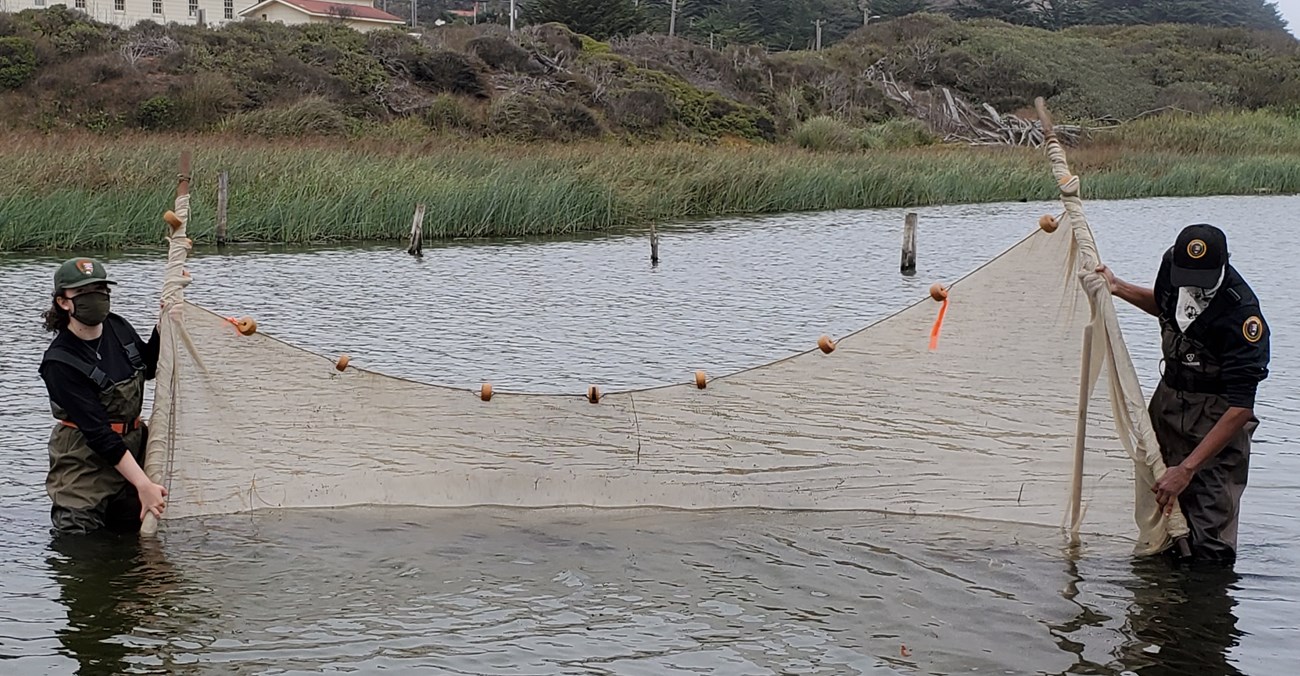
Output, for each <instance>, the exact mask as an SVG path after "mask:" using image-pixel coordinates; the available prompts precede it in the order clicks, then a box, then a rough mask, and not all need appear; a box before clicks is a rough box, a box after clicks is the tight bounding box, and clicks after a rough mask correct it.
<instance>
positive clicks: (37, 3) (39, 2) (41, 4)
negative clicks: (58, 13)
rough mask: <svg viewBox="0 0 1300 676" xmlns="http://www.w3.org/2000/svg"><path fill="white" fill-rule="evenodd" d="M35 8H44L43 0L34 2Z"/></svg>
mask: <svg viewBox="0 0 1300 676" xmlns="http://www.w3.org/2000/svg"><path fill="white" fill-rule="evenodd" d="M36 6H37V7H44V6H45V0H36Z"/></svg>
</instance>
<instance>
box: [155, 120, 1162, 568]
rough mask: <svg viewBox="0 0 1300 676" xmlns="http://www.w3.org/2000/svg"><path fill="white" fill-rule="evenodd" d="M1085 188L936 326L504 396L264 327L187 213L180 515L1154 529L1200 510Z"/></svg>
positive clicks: (178, 297)
mask: <svg viewBox="0 0 1300 676" xmlns="http://www.w3.org/2000/svg"><path fill="white" fill-rule="evenodd" d="M1049 150H1050V152H1051V156H1052V159H1053V163H1054V167H1055V169H1056V171H1057V173H1058V174H1059V175H1061V176H1067V177H1068V168H1066V167H1065V159H1064V154H1063V153H1062V152H1061V150H1060V148H1059V146H1056V145H1054V144H1053V145H1052V146H1051V147H1050V148H1049ZM1063 193H1064V194H1063V201H1064V204H1065V207H1066V211H1065V213H1064V215H1063V216H1062V217H1061V227H1060V228H1059V229H1057V230H1056V231H1055V232H1052V233H1049V232H1046V231H1045V230H1035V231H1034V232H1033V234H1031V235H1029V236H1028V237H1026V238H1025V239H1023V240H1022V241H1021V242H1019V243H1018V244H1016V245H1015V246H1013V247H1012V248H1010V249H1009V250H1007V251H1006V252H1005V253H1003V254H1002V255H1001V256H999V257H997V258H996V259H994V260H992V261H989V262H988V263H986V264H984V265H983V266H981V267H980V268H978V269H977V270H975V271H974V272H972V273H971V274H969V275H967V276H966V277H964V278H963V279H961V280H959V281H957V282H956V283H954V284H952V286H951V287H950V297H949V302H948V304H947V306H946V308H945V309H946V312H945V316H944V319H943V323H942V331H941V333H940V334H939V337H938V342H937V345H936V346H935V349H931V337H932V335H931V334H932V329H933V327H934V325H935V321H936V317H937V315H938V313H939V311H940V309H941V307H942V306H941V305H940V303H938V302H936V301H934V300H932V299H930V298H929V297H926V298H924V299H922V300H920V301H919V302H917V303H916V304H914V305H912V306H911V307H908V308H906V309H904V310H902V311H901V312H899V313H897V314H895V315H893V316H890V317H888V318H886V319H884V320H882V321H879V322H877V323H875V324H872V325H871V326H868V327H866V328H864V329H862V330H860V331H858V332H857V333H855V334H852V335H850V336H846V337H844V338H842V339H841V340H839V341H838V343H837V344H836V345H835V346H834V349H833V351H831V352H829V353H825V352H823V351H822V350H820V349H818V348H817V347H816V345H815V337H810V348H811V349H810V350H809V351H808V352H805V353H802V354H799V355H796V356H793V357H791V358H788V359H784V360H781V361H777V362H775V363H771V364H767V365H764V366H761V367H759V368H754V369H750V370H746V371H742V372H739V373H734V374H729V375H725V376H722V377H717V378H713V379H711V380H709V381H708V382H707V383H706V386H705V387H704V388H699V387H697V384H696V383H695V382H694V376H693V373H692V372H691V371H690V370H689V367H684V368H683V375H684V377H683V382H682V383H681V384H679V385H672V386H666V387H660V388H655V389H647V390H637V391H627V392H615V393H607V394H604V395H603V396H601V398H599V401H598V402H596V403H592V402H591V401H590V400H589V399H588V396H587V393H586V392H575V393H573V395H572V396H562V395H530V394H512V393H497V394H495V395H494V396H492V397H491V398H490V399H489V400H484V398H483V397H482V396H480V392H477V391H468V390H463V389H452V388H445V387H440V386H434V385H428V384H422V383H417V382H411V381H408V380H404V379H400V378H396V377H390V376H386V375H382V374H379V373H374V372H370V371H367V370H365V369H360V368H356V367H354V366H348V367H346V368H345V369H343V370H341V371H340V370H338V369H336V364H335V362H334V360H333V359H331V358H327V357H323V356H319V355H315V354H311V353H309V352H306V351H304V350H302V349H299V348H296V347H294V346H292V345H289V344H286V343H284V342H281V341H279V340H276V339H275V338H274V337H272V336H270V335H267V333H265V332H260V331H259V332H256V333H253V334H251V335H244V332H241V331H240V330H239V328H238V327H237V326H235V325H234V324H232V323H231V321H229V320H228V319H226V318H224V317H222V316H220V315H217V314H215V313H213V312H210V311H208V310H206V309H204V308H202V307H198V306H195V305H193V304H190V303H188V302H186V301H185V300H184V297H183V288H184V284H185V280H184V279H183V278H182V277H181V267H180V264H181V262H183V259H184V256H185V253H186V240H185V227H184V225H183V224H182V225H181V227H179V228H177V229H176V230H175V232H174V233H173V236H172V246H171V251H170V256H171V258H170V261H169V266H168V269H167V273H166V275H167V276H166V280H165V282H164V294H163V295H164V302H165V303H166V305H167V307H168V310H167V311H166V312H165V313H164V316H163V319H162V322H161V326H160V330H161V334H162V346H163V347H162V351H161V352H162V354H161V356H160V358H159V365H158V380H157V389H156V394H155V403H154V410H153V415H152V418H151V426H152V433H151V436H150V441H149V446H148V457H147V461H146V467H145V469H146V471H147V472H148V474H149V475H150V476H151V477H154V478H155V480H157V481H160V482H163V483H164V484H165V485H167V486H168V487H169V490H170V493H171V496H170V499H169V505H168V508H167V511H166V513H165V516H164V518H165V519H181V518H186V517H195V516H201V515H211V514H225V513H236V512H246V511H250V510H258V509H263V508H304V507H334V506H345V505H362V504H370V505H418V506H431V507H465V506H477V505H507V506H520V507H545V506H574V505H581V506H600V507H634V506H637V507H643V506H659V507H668V508H686V509H700V508H725V507H757V508H771V509H813V510H881V511H888V512H897V513H900V514H926V515H947V516H960V517H969V518H977V519H987V520H1003V521H1009V522H1017V523H1032V524H1042V525H1046V526H1053V527H1061V526H1064V527H1065V528H1066V531H1067V532H1068V533H1072V534H1076V535H1077V534H1081V533H1097V534H1107V535H1120V536H1124V537H1131V538H1132V539H1133V540H1134V541H1135V545H1134V549H1135V551H1137V552H1138V553H1152V552H1155V551H1158V550H1161V549H1163V548H1165V547H1166V546H1168V544H1169V543H1170V537H1171V535H1181V534H1183V533H1185V532H1186V526H1185V524H1183V523H1182V519H1181V516H1180V515H1177V514H1176V515H1175V516H1174V518H1173V520H1171V521H1166V520H1165V519H1163V518H1162V517H1161V516H1160V514H1159V512H1158V510H1157V508H1156V505H1155V502H1154V498H1153V496H1152V495H1151V493H1150V490H1149V487H1150V485H1151V484H1152V482H1153V481H1154V477H1156V476H1158V474H1159V473H1160V472H1163V471H1164V467H1163V465H1162V464H1161V462H1160V455H1159V452H1158V450H1157V447H1156V443H1155V439H1154V437H1153V435H1152V433H1151V426H1150V422H1149V420H1148V418H1147V414H1146V412H1145V406H1144V401H1143V394H1142V391H1141V388H1140V386H1139V383H1138V380H1137V376H1136V373H1135V372H1134V369H1133V366H1132V363H1131V361H1130V359H1129V356H1128V353H1127V351H1126V349H1125V346H1124V342H1123V337H1122V335H1121V333H1120V331H1119V324H1118V321H1117V319H1116V316H1115V308H1114V306H1113V304H1112V302H1111V299H1110V297H1109V294H1107V293H1106V291H1105V289H1104V285H1102V284H1101V283H1100V280H1099V279H1098V278H1097V277H1096V275H1095V274H1094V275H1080V272H1081V271H1089V270H1092V269H1094V268H1095V267H1096V261H1097V260H1098V256H1097V253H1096V247H1095V244H1094V242H1093V239H1092V234H1091V231H1090V229H1089V227H1088V224H1087V221H1086V220H1085V218H1084V216H1083V211H1082V206H1081V203H1080V202H1079V200H1078V199H1077V196H1076V195H1074V194H1071V193H1072V190H1071V189H1070V188H1069V186H1068V185H1067V187H1066V188H1063ZM186 206H187V205H186V204H184V203H182V201H181V200H178V204H177V209H176V211H177V213H178V215H180V216H182V219H183V218H184V217H185V216H187V211H186ZM1086 327H1090V328H1089V330H1088V333H1089V334H1090V335H1091V340H1090V342H1091V349H1090V350H1088V351H1086V352H1085V351H1084V348H1083V346H1084V343H1085V328H1086ZM1081 354H1086V355H1087V356H1088V359H1087V360H1086V361H1087V362H1089V363H1088V366H1089V372H1088V374H1087V376H1088V377H1087V379H1086V380H1085V381H1084V384H1085V385H1086V393H1087V397H1086V399H1085V401H1086V416H1085V420H1086V427H1085V430H1086V432H1087V438H1086V444H1085V445H1084V448H1085V450H1084V452H1083V454H1082V458H1083V462H1082V465H1081V471H1076V470H1077V469H1079V465H1077V464H1076V462H1077V457H1076V434H1077V428H1078V427H1079V425H1078V421H1079V420H1080V412H1081V406H1080V403H1081V402H1080V373H1081ZM295 400H297V401H305V402H310V405H309V406H298V405H292V404H290V403H289V402H292V401H295ZM1076 477H1077V484H1076ZM1076 485H1077V494H1078V503H1079V505H1080V506H1082V507H1083V509H1082V513H1081V514H1075V513H1074V512H1073V509H1072V507H1071V505H1072V503H1073V502H1074V495H1075V493H1076V490H1075V487H1076ZM155 527H156V524H154V523H152V522H151V523H148V524H146V529H145V530H146V533H151V532H153V530H154V528H155Z"/></svg>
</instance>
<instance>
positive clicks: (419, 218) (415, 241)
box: [406, 204, 424, 258]
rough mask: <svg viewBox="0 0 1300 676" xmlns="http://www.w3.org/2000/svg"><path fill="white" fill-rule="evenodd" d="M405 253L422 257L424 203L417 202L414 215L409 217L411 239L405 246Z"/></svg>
mask: <svg viewBox="0 0 1300 676" xmlns="http://www.w3.org/2000/svg"><path fill="white" fill-rule="evenodd" d="M406 253H409V254H411V255H412V256H415V257H416V258H423V257H424V205H423V204H418V205H416V207H415V217H414V218H412V219H411V239H410V241H409V243H408V244H407V247H406Z"/></svg>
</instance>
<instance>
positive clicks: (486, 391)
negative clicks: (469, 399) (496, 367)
mask: <svg viewBox="0 0 1300 676" xmlns="http://www.w3.org/2000/svg"><path fill="white" fill-rule="evenodd" d="M478 398H479V399H482V400H483V401H492V384H491V383H483V385H481V386H480V387H479V388H478Z"/></svg>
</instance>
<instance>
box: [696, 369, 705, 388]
mask: <svg viewBox="0 0 1300 676" xmlns="http://www.w3.org/2000/svg"><path fill="white" fill-rule="evenodd" d="M706 384H708V377H707V376H705V375H704V371H696V372H695V386H696V387H698V388H700V389H701V390H702V389H704V386H705V385H706Z"/></svg>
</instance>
